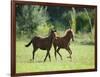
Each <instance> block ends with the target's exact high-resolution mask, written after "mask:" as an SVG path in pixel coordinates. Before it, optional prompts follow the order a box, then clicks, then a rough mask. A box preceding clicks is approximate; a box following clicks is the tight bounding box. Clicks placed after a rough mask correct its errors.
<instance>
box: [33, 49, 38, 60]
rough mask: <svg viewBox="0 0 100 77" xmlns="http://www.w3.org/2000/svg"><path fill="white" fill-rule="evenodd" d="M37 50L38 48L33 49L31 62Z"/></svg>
mask: <svg viewBox="0 0 100 77" xmlns="http://www.w3.org/2000/svg"><path fill="white" fill-rule="evenodd" d="M37 49H38V48H34V50H33V61H34V56H35V52H36V50H37Z"/></svg>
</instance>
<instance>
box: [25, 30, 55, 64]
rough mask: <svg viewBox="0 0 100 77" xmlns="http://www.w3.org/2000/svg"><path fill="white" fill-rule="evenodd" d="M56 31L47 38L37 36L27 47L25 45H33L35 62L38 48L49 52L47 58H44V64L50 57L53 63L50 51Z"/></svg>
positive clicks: (52, 31) (51, 32)
mask: <svg viewBox="0 0 100 77" xmlns="http://www.w3.org/2000/svg"><path fill="white" fill-rule="evenodd" d="M55 31H56V30H51V31H50V35H49V36H48V37H46V38H42V37H38V36H35V37H33V38H32V40H31V41H30V42H29V43H28V44H27V45H25V46H26V47H28V46H30V44H31V43H32V45H33V60H34V56H35V52H36V51H37V49H38V48H40V49H42V50H47V53H46V56H45V58H44V62H45V61H46V59H47V57H48V56H49V60H50V61H51V57H50V49H51V47H52V41H53V38H54V37H55V33H54V32H55Z"/></svg>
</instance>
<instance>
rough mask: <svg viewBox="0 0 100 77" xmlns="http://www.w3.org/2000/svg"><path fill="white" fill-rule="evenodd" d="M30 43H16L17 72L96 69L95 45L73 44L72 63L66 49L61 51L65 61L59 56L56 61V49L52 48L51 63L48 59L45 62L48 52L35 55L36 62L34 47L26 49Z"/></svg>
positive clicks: (38, 52)
mask: <svg viewBox="0 0 100 77" xmlns="http://www.w3.org/2000/svg"><path fill="white" fill-rule="evenodd" d="M27 43H28V41H16V72H17V73H23V72H43V71H57V70H76V69H89V68H94V57H95V56H94V53H95V52H94V51H95V50H94V45H82V44H78V43H73V42H72V43H71V45H70V47H71V49H72V61H70V59H68V58H67V56H69V54H68V52H67V51H66V50H64V49H61V50H60V53H61V55H62V56H63V60H60V57H59V56H57V58H58V60H55V57H54V49H53V47H52V48H51V51H50V54H51V62H49V59H47V61H46V62H43V60H44V58H45V55H46V51H45V50H40V49H39V50H37V52H36V54H35V61H34V62H33V61H31V59H32V50H33V48H32V45H31V46H30V47H28V48H26V47H25V44H27Z"/></svg>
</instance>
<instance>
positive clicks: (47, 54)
mask: <svg viewBox="0 0 100 77" xmlns="http://www.w3.org/2000/svg"><path fill="white" fill-rule="evenodd" d="M47 56H49V50H47V53H46V56H45V58H44V62H45V61H46V59H47Z"/></svg>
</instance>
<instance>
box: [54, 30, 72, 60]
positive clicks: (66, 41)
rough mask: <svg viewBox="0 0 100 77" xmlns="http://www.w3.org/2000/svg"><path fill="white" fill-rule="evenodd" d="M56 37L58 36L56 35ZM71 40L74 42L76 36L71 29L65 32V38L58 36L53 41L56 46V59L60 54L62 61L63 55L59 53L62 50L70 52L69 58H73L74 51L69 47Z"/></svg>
mask: <svg viewBox="0 0 100 77" xmlns="http://www.w3.org/2000/svg"><path fill="white" fill-rule="evenodd" d="M55 36H56V34H55ZM71 39H72V41H74V34H73V30H72V29H71V28H69V29H67V30H66V31H65V35H64V36H63V37H57V36H56V38H55V39H54V40H53V46H54V50H55V52H54V54H55V58H56V54H57V53H58V54H59V56H60V58H61V60H62V55H61V54H60V53H59V50H60V49H61V48H63V49H66V50H67V51H68V52H69V54H70V56H69V57H68V58H70V59H71V58H72V57H71V55H72V51H71V49H70V47H69V45H70V40H71ZM56 59H57V58H56Z"/></svg>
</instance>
